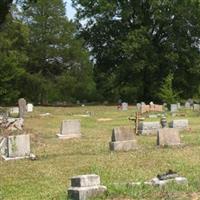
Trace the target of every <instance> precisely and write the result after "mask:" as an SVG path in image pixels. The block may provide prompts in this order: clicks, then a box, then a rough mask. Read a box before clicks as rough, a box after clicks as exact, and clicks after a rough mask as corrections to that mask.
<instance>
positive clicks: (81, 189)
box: [68, 174, 107, 200]
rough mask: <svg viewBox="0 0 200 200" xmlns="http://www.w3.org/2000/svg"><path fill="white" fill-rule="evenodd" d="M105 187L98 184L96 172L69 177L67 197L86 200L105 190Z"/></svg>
mask: <svg viewBox="0 0 200 200" xmlns="http://www.w3.org/2000/svg"><path fill="white" fill-rule="evenodd" d="M106 190H107V188H106V187H105V186H102V185H100V177H99V176H98V175H96V174H88V175H81V176H76V177H72V178H71V187H70V188H69V189H68V199H71V200H88V199H92V198H96V197H98V196H99V195H102V194H104V193H105V192H106Z"/></svg>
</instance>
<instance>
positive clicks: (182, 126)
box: [169, 119, 189, 129]
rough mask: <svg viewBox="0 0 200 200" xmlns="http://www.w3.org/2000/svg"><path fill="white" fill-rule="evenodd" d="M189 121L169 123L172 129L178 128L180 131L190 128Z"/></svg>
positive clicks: (180, 120)
mask: <svg viewBox="0 0 200 200" xmlns="http://www.w3.org/2000/svg"><path fill="white" fill-rule="evenodd" d="M188 124H189V123H188V119H176V120H172V121H171V122H170V123H169V127H170V128H178V129H187V128H188V126H189V125H188Z"/></svg>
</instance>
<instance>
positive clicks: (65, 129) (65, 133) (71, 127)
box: [57, 120, 81, 139]
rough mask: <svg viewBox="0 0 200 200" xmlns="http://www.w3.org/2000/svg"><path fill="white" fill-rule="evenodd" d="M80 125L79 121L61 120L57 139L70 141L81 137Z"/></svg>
mask: <svg viewBox="0 0 200 200" xmlns="http://www.w3.org/2000/svg"><path fill="white" fill-rule="evenodd" d="M80 129H81V125H80V121H79V120H63V122H62V124H61V127H60V134H57V136H58V137H59V139H70V138H79V137H81V132H80Z"/></svg>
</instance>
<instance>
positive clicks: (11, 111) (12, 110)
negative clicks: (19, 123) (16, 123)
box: [10, 107, 19, 114]
mask: <svg viewBox="0 0 200 200" xmlns="http://www.w3.org/2000/svg"><path fill="white" fill-rule="evenodd" d="M10 113H11V114H19V107H12V108H10Z"/></svg>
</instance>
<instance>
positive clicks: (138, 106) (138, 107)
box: [136, 103, 141, 111]
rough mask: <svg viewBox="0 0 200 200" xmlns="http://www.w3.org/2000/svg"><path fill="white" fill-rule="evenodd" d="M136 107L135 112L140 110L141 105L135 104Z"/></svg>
mask: <svg viewBox="0 0 200 200" xmlns="http://www.w3.org/2000/svg"><path fill="white" fill-rule="evenodd" d="M136 107H137V110H138V111H139V110H140V108H141V104H140V103H137V104H136Z"/></svg>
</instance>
